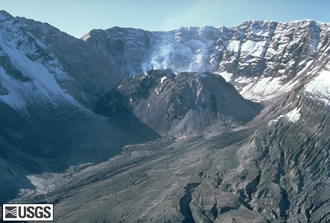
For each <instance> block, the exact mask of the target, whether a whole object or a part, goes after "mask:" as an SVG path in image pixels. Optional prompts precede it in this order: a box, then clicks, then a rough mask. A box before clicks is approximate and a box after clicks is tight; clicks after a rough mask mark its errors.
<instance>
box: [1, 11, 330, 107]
mask: <svg viewBox="0 0 330 223" xmlns="http://www.w3.org/2000/svg"><path fill="white" fill-rule="evenodd" d="M0 31H1V32H0V36H1V38H0V39H1V42H0V47H1V48H0V56H1V66H2V67H3V68H4V69H5V71H6V73H7V75H10V76H14V77H16V79H17V78H19V79H17V80H19V81H22V80H25V79H26V80H28V79H32V82H35V80H34V78H31V75H28V74H26V73H29V72H28V71H27V70H26V67H24V66H22V65H21V62H20V61H17V59H16V57H17V55H19V57H21V59H22V58H23V60H24V61H25V63H26V64H27V63H28V64H29V66H30V65H31V63H32V64H35V65H36V66H38V68H37V69H39V70H40V69H41V70H42V73H49V74H50V75H51V76H52V78H53V79H55V81H56V84H57V85H59V87H60V88H61V89H63V90H64V91H65V92H67V93H68V94H69V95H70V96H72V97H73V98H74V99H75V100H76V101H78V102H79V103H81V104H83V106H87V107H89V106H92V104H93V103H95V102H96V101H97V100H98V99H99V98H100V97H102V96H103V95H104V94H105V93H106V92H108V91H109V90H110V89H111V88H113V87H114V86H115V85H117V84H118V83H119V82H120V81H121V80H122V79H123V78H125V77H127V76H130V75H133V76H134V75H137V74H140V73H143V72H145V73H146V72H147V71H148V70H150V69H166V68H170V69H172V70H173V71H174V72H199V71H210V72H212V73H219V74H220V75H222V76H223V77H224V78H225V79H226V80H227V81H230V82H231V83H232V84H233V85H234V86H235V87H236V89H237V90H238V91H239V92H240V93H241V94H242V95H243V96H244V97H247V98H249V99H254V100H265V99H270V98H272V97H273V96H274V93H277V95H278V94H281V93H283V92H284V91H287V90H289V89H291V87H292V86H293V84H294V81H295V78H296V77H297V76H299V74H301V72H304V71H305V70H306V69H309V68H311V67H312V66H314V65H316V66H318V65H319V64H318V63H317V62H316V61H317V60H318V59H319V58H320V57H324V56H327V55H328V53H327V51H326V49H327V47H328V45H329V25H328V24H324V23H318V22H314V21H309V20H303V21H297V22H289V23H276V22H264V21H249V22H246V23H243V24H241V25H239V26H236V27H231V28H226V27H221V28H214V27H209V26H206V27H191V28H181V29H177V30H173V31H169V32H149V31H144V30H139V29H131V28H119V27H114V28H111V29H108V30H92V31H91V32H90V33H88V34H86V35H85V36H84V37H82V39H76V38H74V37H72V36H69V35H68V34H66V33H63V32H61V31H59V30H58V29H56V28H54V27H52V26H50V25H48V24H44V23H40V22H36V21H33V20H28V19H25V18H19V17H12V16H11V15H9V14H8V13H6V12H4V11H1V20H0ZM316 63H317V64H316ZM38 76H40V75H38ZM22 78H23V79H22ZM48 79H49V78H48ZM1 82H4V81H1ZM32 82H31V83H32ZM54 84H55V83H54ZM6 85H9V84H4V83H2V87H1V89H5V88H6ZM7 88H10V86H7ZM15 88H16V87H15ZM7 90H8V89H7ZM25 91H29V90H25ZM1 92H5V90H1Z"/></svg>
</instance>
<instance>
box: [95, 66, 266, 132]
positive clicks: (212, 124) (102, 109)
mask: <svg viewBox="0 0 330 223" xmlns="http://www.w3.org/2000/svg"><path fill="white" fill-rule="evenodd" d="M260 110H261V105H258V104H256V103H253V102H250V101H247V100H245V99H243V98H242V96H240V94H239V93H238V92H237V91H236V90H235V88H234V87H233V86H232V85H231V84H229V83H227V82H226V81H225V80H224V79H223V78H222V77H221V76H219V75H216V74H211V73H207V72H204V73H203V72H200V73H179V74H177V75H175V74H174V73H172V71H171V70H165V71H162V70H159V71H158V70H152V71H149V72H148V75H140V76H135V77H134V78H128V79H124V80H123V81H122V82H120V84H119V85H118V86H117V87H116V88H114V89H112V90H111V91H110V92H108V93H107V94H106V96H105V97H104V98H102V99H101V100H100V101H99V102H98V103H97V108H96V111H97V112H99V113H101V114H103V115H105V116H107V117H121V116H124V115H126V113H127V112H128V113H131V112H132V113H133V114H134V115H135V116H136V117H138V118H139V119H140V120H142V121H143V122H144V123H146V124H147V125H148V126H150V127H151V128H153V129H155V130H156V131H158V132H159V133H161V134H181V135H182V134H187V133H201V132H203V131H205V130H208V131H213V132H217V133H219V132H220V131H223V130H224V129H228V128H232V127H235V126H238V125H239V124H242V123H245V122H247V121H249V120H251V119H252V118H253V117H255V116H256V115H257V114H258V112H259V111H260Z"/></svg>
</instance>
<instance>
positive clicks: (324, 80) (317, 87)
mask: <svg viewBox="0 0 330 223" xmlns="http://www.w3.org/2000/svg"><path fill="white" fill-rule="evenodd" d="M305 92H307V93H308V94H309V96H310V97H311V98H313V99H315V100H318V101H320V102H323V103H324V104H326V105H330V71H328V70H323V71H321V72H320V74H319V75H318V76H317V77H315V78H314V79H313V80H312V81H311V82H309V83H308V84H307V86H306V87H305Z"/></svg>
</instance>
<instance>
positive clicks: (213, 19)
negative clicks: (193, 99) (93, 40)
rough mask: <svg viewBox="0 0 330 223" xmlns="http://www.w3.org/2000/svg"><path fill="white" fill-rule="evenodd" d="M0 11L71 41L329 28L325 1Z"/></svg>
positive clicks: (110, 1)
mask: <svg viewBox="0 0 330 223" xmlns="http://www.w3.org/2000/svg"><path fill="white" fill-rule="evenodd" d="M0 9H3V10H6V11H7V12H9V13H10V14H12V15H14V16H23V17H27V18H31V19H34V20H38V21H42V22H47V23H49V24H51V25H53V26H55V27H57V28H59V29H60V30H62V31H65V32H67V33H69V34H71V35H73V36H76V37H81V36H82V35H84V34H85V33H87V32H89V31H90V30H91V29H107V28H110V27H113V26H121V27H134V28H143V29H147V30H171V29H175V28H180V27H182V26H203V25H212V26H216V27H220V26H234V25H237V24H240V23H242V22H244V21H246V20H274V21H280V22H284V21H293V20H301V19H313V20H317V21H321V22H330V12H329V9H330V0H79V1H78V0H29V1H27V0H0Z"/></svg>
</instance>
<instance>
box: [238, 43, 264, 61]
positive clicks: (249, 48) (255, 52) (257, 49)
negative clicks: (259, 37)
mask: <svg viewBox="0 0 330 223" xmlns="http://www.w3.org/2000/svg"><path fill="white" fill-rule="evenodd" d="M265 45H266V41H259V42H256V41H252V40H247V41H246V42H244V43H243V44H242V48H241V52H242V53H243V54H248V55H251V56H254V57H261V56H262V54H263V52H264V49H265Z"/></svg>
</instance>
